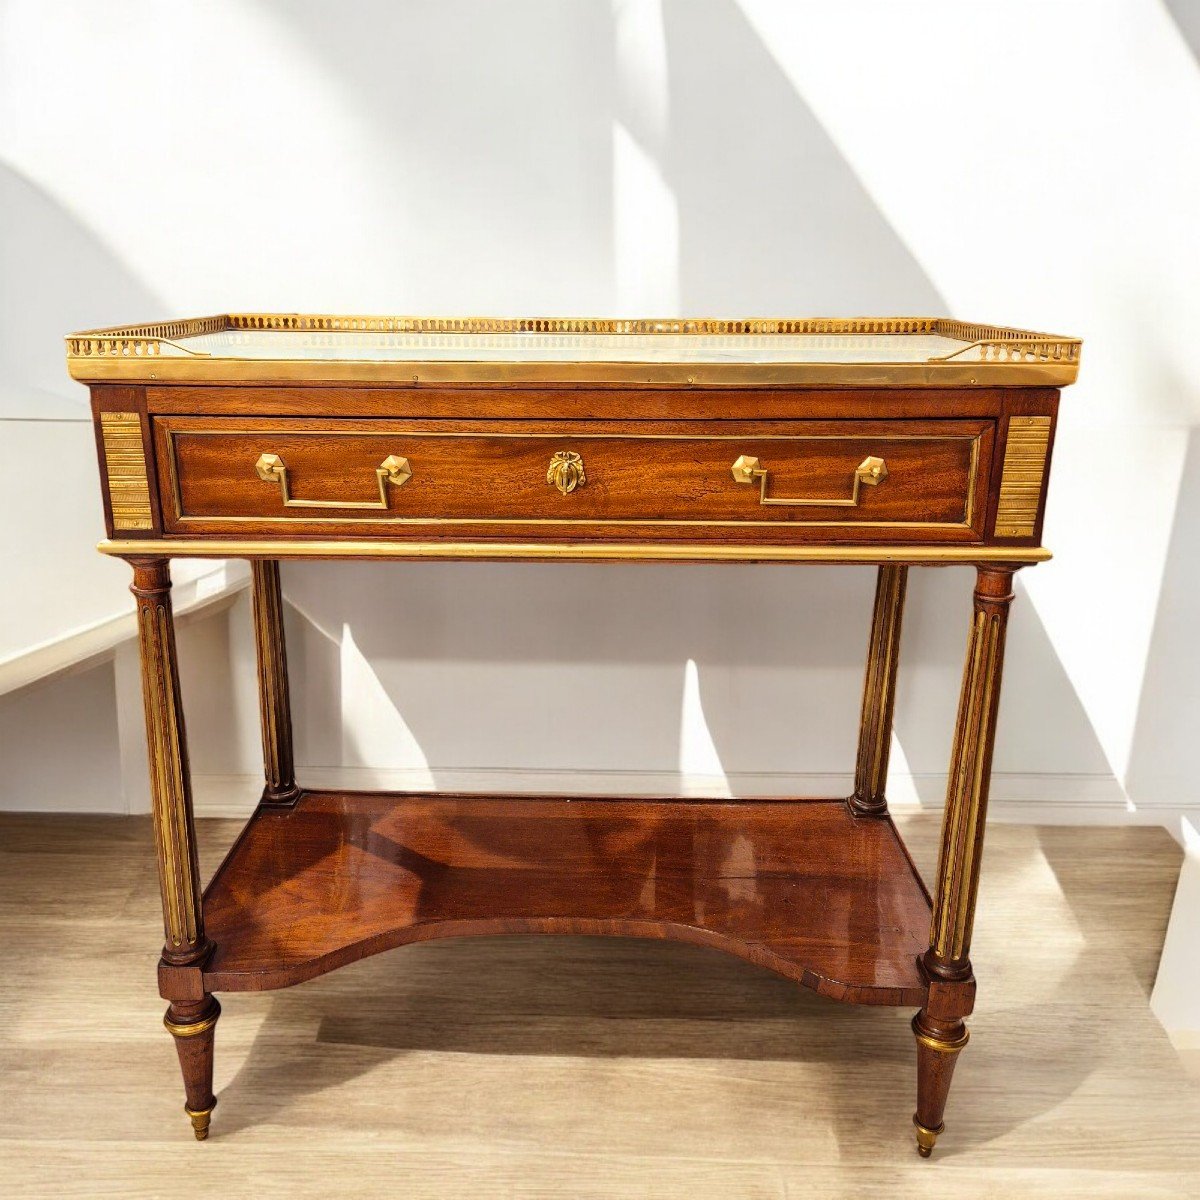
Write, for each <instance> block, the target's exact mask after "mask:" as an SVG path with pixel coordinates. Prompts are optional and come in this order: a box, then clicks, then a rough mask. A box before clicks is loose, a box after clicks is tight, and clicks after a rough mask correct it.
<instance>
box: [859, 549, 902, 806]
mask: <svg viewBox="0 0 1200 1200" xmlns="http://www.w3.org/2000/svg"><path fill="white" fill-rule="evenodd" d="M907 585H908V568H907V567H894V566H884V567H880V568H879V575H878V578H877V580H876V584H875V609H874V613H873V615H872V618H871V642H870V645H869V647H868V649H867V674H866V678H865V680H864V681H863V701H862V720H861V722H860V723H859V729H858V763H857V766H856V768H855V772H854V795H853V796H851V797H850V799H849V800H848V801H847V803H848V804H849V806H850V811H851V812H852V813H854V814H855V815H857V816H872V817H877V816H882V815H883V814H884V813H886V812H887V796H886V794H885V790H886V788H887V770H888V754H889V752H890V750H891V739H892V714H893V713H894V711H895V708H896V666H897V663H898V661H899V657H900V624H901V621H902V619H903V616H904V592H905V588H906V587H907Z"/></svg>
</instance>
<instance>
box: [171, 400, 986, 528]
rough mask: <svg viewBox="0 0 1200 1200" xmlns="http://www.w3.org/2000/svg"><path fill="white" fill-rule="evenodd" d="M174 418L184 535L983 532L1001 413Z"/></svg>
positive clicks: (177, 497)
mask: <svg viewBox="0 0 1200 1200" xmlns="http://www.w3.org/2000/svg"><path fill="white" fill-rule="evenodd" d="M703 430H704V431H703V432H698V431H696V429H695V428H694V427H692V426H689V425H688V424H685V423H675V424H665V423H654V422H636V423H633V422H626V423H621V424H615V423H600V422H584V423H571V424H569V425H565V424H556V423H552V422H551V423H541V424H531V423H523V422H522V423H518V422H489V423H480V422H455V423H454V424H453V426H452V427H447V425H446V424H444V423H439V422H420V421H416V422H413V421H406V422H398V421H385V420H362V421H337V422H322V421H317V420H305V419H286V418H281V419H251V418H246V419H240V418H188V417H159V418H156V419H155V440H156V451H157V459H158V465H159V475H160V485H161V491H162V495H163V500H164V503H163V510H164V514H163V515H164V524H165V526H166V528H167V529H169V530H170V531H172V532H179V533H207V532H216V533H223V534H229V533H231V532H233V529H231V526H238V525H240V526H242V528H241V529H239V530H237V532H238V533H239V534H242V533H246V532H249V531H252V530H253V527H255V526H257V527H259V528H258V530H257V531H256V532H257V533H261V534H262V535H264V536H273V535H278V536H290V535H292V534H296V533H298V534H301V535H304V534H308V535H313V536H315V535H318V534H320V533H322V532H326V533H329V532H332V533H334V534H335V535H340V536H354V535H355V534H356V533H357V532H358V531H360V530H361V531H362V533H364V534H365V535H368V536H371V537H380V536H396V537H404V538H418V537H419V538H427V537H448V538H462V537H468V536H469V537H471V538H479V537H484V538H499V539H504V538H511V539H513V540H522V541H527V540H530V539H536V538H539V537H545V538H550V539H555V538H562V537H564V536H567V537H577V536H589V535H590V536H596V537H603V538H620V537H624V536H630V537H637V538H644V537H646V536H656V537H661V538H671V539H675V538H683V539H693V538H707V539H712V538H723V539H728V540H742V541H744V540H752V541H758V540H767V541H778V540H796V539H797V538H803V539H804V540H813V539H817V540H820V539H828V540H845V539H846V538H849V539H851V540H863V539H869V540H901V541H913V540H963V541H970V540H979V538H980V537H981V534H980V530H981V529H982V528H983V518H984V516H985V514H984V512H983V509H984V508H985V507H986V504H987V496H988V470H989V466H990V462H991V449H992V423H991V422H989V421H983V420H975V421H895V422H886V421H841V422H828V421H814V422H796V421H792V422H758V423H754V424H749V423H744V422H711V423H705V425H704V426H703Z"/></svg>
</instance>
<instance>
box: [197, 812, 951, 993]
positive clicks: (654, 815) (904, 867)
mask: <svg viewBox="0 0 1200 1200" xmlns="http://www.w3.org/2000/svg"><path fill="white" fill-rule="evenodd" d="M204 915H205V922H206V927H207V932H208V936H209V937H210V938H211V939H212V940H213V942H215V944H216V948H215V950H214V952H213V954H212V957H211V958H210V960H209V962H208V963H207V965H206V966H205V968H204V988H205V990H207V991H212V992H220V991H258V990H265V989H269V988H278V987H286V986H288V985H289V984H293V983H298V982H300V981H302V980H305V979H311V978H313V977H314V976H317V975H320V974H323V973H324V972H326V971H329V970H332V969H333V968H335V967H338V966H341V965H343V964H345V963H348V962H353V961H354V960H356V959H359V958H363V957H366V956H367V955H370V954H376V953H378V952H380V951H382V950H387V949H390V948H391V947H394V946H399V945H402V944H404V943H406V942H414V941H421V940H425V939H431V938H437V937H459V936H471V935H479V934H519V933H567V934H593V935H596V934H599V935H615V936H627V937H648V938H669V939H673V940H677V941H683V942H691V943H694V944H696V945H701V946H710V947H713V948H715V949H718V950H723V951H726V952H727V953H730V954H735V955H738V956H740V957H742V958H745V959H748V960H749V961H751V962H753V963H757V964H758V965H760V966H763V967H766V968H768V969H770V970H772V971H776V972H778V973H779V974H781V975H785V976H787V977H788V978H790V979H794V980H797V981H798V982H800V983H803V984H805V985H806V986H808V987H810V988H812V989H813V990H814V991H817V992H820V993H822V994H823V995H826V996H830V997H832V998H834V999H837V1000H843V1001H847V1002H850V1003H857V1004H884V1005H905V1006H914V1005H921V1004H924V1002H925V999H926V994H927V991H928V988H927V985H926V983H925V981H924V979H923V978H922V975H921V973H920V970H919V969H918V966H917V958H918V955H920V954H921V953H922V951H924V950H925V948H926V947H927V946H928V944H929V940H928V939H929V922H930V904H929V898H928V895H927V893H926V891H925V888H924V885H923V884H922V883H921V880H920V877H919V876H918V874H917V872H916V869H915V868H914V866H913V865H912V862H911V860H910V859H909V857H908V854H907V852H906V850H905V848H904V845H903V843H902V842H901V840H900V837H899V835H898V834H897V832H896V830H895V827H894V826H893V825H892V823H891V821H890V820H888V819H886V818H884V819H878V818H855V817H852V816H851V815H850V813H849V812H848V810H847V808H846V806H845V802H844V801H843V800H765V801H753V802H746V801H739V802H724V801H703V800H691V801H685V800H653V801H651V800H644V799H643V800H624V799H618V800H612V799H603V798H566V797H521V796H468V795H436V796H435V795H415V794H387V793H366V792H306V793H305V794H304V795H303V796H302V797H301V799H300V800H299V802H298V803H297V805H296V806H295V807H294V808H292V809H284V810H270V809H266V808H261V809H259V810H258V811H257V812H256V813H255V815H254V816H253V817H252V818H251V820H250V823H249V824H248V825H247V827H246V829H245V830H244V832H243V833H242V836H241V837H240V838H239V840H238V842H237V843H236V844H235V846H234V847H233V849H232V850H231V851H230V854H229V856H228V858H227V859H226V861H225V862H224V863H223V864H222V866H221V868H220V869H219V870H218V872H217V874H216V876H215V877H214V878H213V880H212V882H211V883H210V884H209V887H208V890H207V892H206V894H205V901H204Z"/></svg>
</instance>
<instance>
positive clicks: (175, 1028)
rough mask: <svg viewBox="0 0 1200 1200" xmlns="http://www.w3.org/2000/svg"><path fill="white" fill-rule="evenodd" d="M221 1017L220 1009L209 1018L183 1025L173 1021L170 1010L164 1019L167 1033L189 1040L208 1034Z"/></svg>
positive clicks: (210, 1014)
mask: <svg viewBox="0 0 1200 1200" xmlns="http://www.w3.org/2000/svg"><path fill="white" fill-rule="evenodd" d="M220 1016H221V1010H220V1009H219V1008H218V1009H217V1010H216V1012H213V1013H209V1015H208V1016H207V1017H201V1019H200V1020H199V1021H191V1022H188V1023H181V1022H178V1021H172V1020H171V1014H170V1011H169V1010H168V1012H167V1015H166V1016H164V1017H163V1024H164V1025H165V1026H166V1027H167V1032H168V1033H169V1034H170V1035H171V1036H172V1037H177V1038H189V1037H199V1036H200V1034H202V1033H207V1032H208V1031H209V1030H210V1029H212V1028H213V1026H215V1025H216V1023H217V1021H218V1019H219V1018H220Z"/></svg>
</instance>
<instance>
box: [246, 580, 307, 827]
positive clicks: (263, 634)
mask: <svg viewBox="0 0 1200 1200" xmlns="http://www.w3.org/2000/svg"><path fill="white" fill-rule="evenodd" d="M251 569H252V571H253V580H254V641H255V646H256V649H257V651H258V703H259V710H260V713H261V718H262V742H263V768H264V773H265V774H266V786H265V787H264V789H263V794H262V802H263V803H264V804H271V805H280V806H282V807H288V806H290V805H292V804H295V803H296V801H297V800H298V799H299V797H300V789H299V788H298V787H297V786H296V775H295V767H294V766H293V762H292V709H291V701H290V697H289V695H288V668H287V646H286V644H285V641H284V634H283V596H282V593H281V591H280V587H279V563H278V562H276V561H274V560H264V561H261V562H258V561H256V562H253V563H251Z"/></svg>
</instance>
